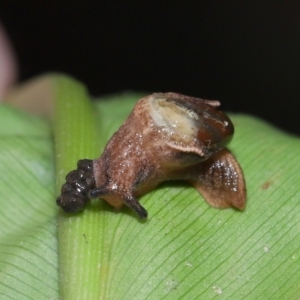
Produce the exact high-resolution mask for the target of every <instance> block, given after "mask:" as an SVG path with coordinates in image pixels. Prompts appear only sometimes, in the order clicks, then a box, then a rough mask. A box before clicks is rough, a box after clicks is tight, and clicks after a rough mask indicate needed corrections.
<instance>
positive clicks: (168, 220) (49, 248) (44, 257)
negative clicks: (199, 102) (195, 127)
mask: <svg viewBox="0 0 300 300" xmlns="http://www.w3.org/2000/svg"><path fill="white" fill-rule="evenodd" d="M48 80H49V82H51V86H52V88H53V89H52V90H46V91H45V93H51V95H52V98H53V102H54V112H55V118H54V135H55V140H56V142H55V149H56V161H57V169H56V172H57V174H58V177H57V178H58V180H57V188H58V187H59V186H60V185H61V183H62V181H63V176H64V175H65V174H66V173H67V172H68V171H69V170H70V169H74V168H75V166H76V160H78V159H79V158H85V157H86V158H92V157H96V156H98V155H100V154H101V152H102V150H103V147H104V146H105V143H106V141H107V140H108V139H109V138H110V136H111V135H112V133H113V132H114V131H116V130H117V128H118V127H119V126H120V125H121V123H122V122H123V121H124V120H125V118H126V117H127V115H128V114H129V112H130V111H131V109H132V107H133V105H134V103H135V101H136V100H137V99H138V98H139V97H140V95H136V94H123V95H119V96H115V97H111V98H109V97H108V98H106V99H102V101H97V102H96V103H95V106H94V104H92V103H91V102H90V101H89V99H88V96H87V94H86V92H85V90H84V88H83V87H82V86H81V84H79V83H78V82H75V81H72V80H70V79H68V78H66V77H63V76H57V75H56V76H51V77H49V78H48ZM50 98H51V97H50ZM231 118H232V120H233V122H234V124H235V128H236V134H235V137H234V140H233V141H232V143H231V145H230V149H231V150H232V152H233V153H234V154H235V155H236V157H237V159H238V161H239V162H240V164H241V166H242V168H243V170H244V172H245V177H246V182H247V190H248V203H247V207H246V210H245V211H244V212H238V211H235V210H232V209H227V210H218V209H215V208H212V207H209V206H208V204H207V203H206V202H205V201H204V200H203V199H202V197H201V196H200V195H199V194H198V193H197V192H196V191H195V190H194V189H193V188H192V187H190V186H188V185H186V184H183V183H180V182H171V183H170V182H169V183H165V184H163V185H162V186H160V187H159V188H157V189H156V190H155V191H153V192H151V193H149V194H147V195H145V196H143V197H142V198H141V199H140V201H141V202H142V203H143V206H145V207H146V208H147V210H148V212H149V218H148V220H147V221H146V222H140V221H139V220H137V218H136V217H135V215H134V214H133V213H132V212H131V211H129V210H128V209H126V208H124V209H123V210H121V211H120V212H115V211H114V210H113V209H112V208H111V207H110V206H109V205H108V204H105V203H103V201H101V200H99V201H94V202H92V203H91V204H90V205H89V206H88V208H87V209H86V210H85V211H84V212H83V213H81V214H76V215H67V214H64V213H62V212H59V213H58V214H57V210H56V208H55V206H56V205H55V196H56V195H57V192H56V193H55V192H54V167H53V165H54V164H53V144H52V142H53V141H52V138H51V133H50V129H49V128H50V127H49V124H48V123H47V122H46V121H45V120H44V119H41V118H38V117H32V116H31V117H30V116H28V115H26V114H24V113H20V112H18V111H16V110H14V109H12V108H9V107H7V106H4V105H2V106H0V125H2V126H0V143H1V148H0V151H1V155H0V170H1V174H5V176H2V177H3V179H2V180H1V182H0V190H1V194H2V197H1V200H0V202H1V207H2V209H1V211H0V295H1V297H3V299H51V298H52V299H58V297H59V296H58V271H57V268H58V266H57V252H56V247H57V239H56V238H55V234H56V228H55V224H56V222H55V215H58V216H59V217H58V226H59V228H58V233H59V262H60V263H59V270H60V276H61V277H60V295H61V296H62V297H63V299H99V298H100V299H205V300H206V299H214V298H218V297H220V298H222V299H298V298H299V297H300V292H299V291H300V263H299V254H300V253H299V251H300V249H299V248H300V235H299V230H300V222H299V218H298V216H299V213H300V206H299V198H300V189H299V181H300V172H299V169H300V162H299V147H300V140H299V138H297V137H294V136H291V135H288V134H286V133H284V132H282V131H279V130H277V129H276V128H274V127H272V126H270V125H269V124H267V123H265V122H263V121H261V120H259V119H256V118H253V117H249V116H245V115H231ZM6 124H11V125H10V126H9V127H8V126H7V125H6ZM1 297H0V298H1ZM1 299H2V298H1Z"/></svg>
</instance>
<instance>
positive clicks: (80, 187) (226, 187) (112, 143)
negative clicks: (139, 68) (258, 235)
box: [57, 93, 246, 219]
mask: <svg viewBox="0 0 300 300" xmlns="http://www.w3.org/2000/svg"><path fill="white" fill-rule="evenodd" d="M219 106H220V102H219V101H210V100H204V99H200V98H194V97H189V96H184V95H181V94H177V93H155V94H152V95H149V96H147V97H144V98H142V99H140V100H139V101H138V102H137V103H136V105H135V107H134V109H133V111H132V112H131V114H130V115H129V117H128V118H127V120H126V121H125V122H124V124H123V125H122V126H121V127H120V128H119V130H118V131H117V132H116V133H115V134H114V135H113V136H112V138H111V139H110V140H109V142H108V143H107V145H106V147H105V149H104V151H103V153H102V155H101V156H100V157H99V158H98V159H95V160H80V161H79V162H78V168H77V170H74V171H71V172H70V173H69V174H68V175H67V177H66V183H65V184H64V185H63V186H62V190H61V195H60V196H59V197H58V198H57V204H58V205H59V206H61V207H62V208H63V209H64V210H65V211H66V212H77V211H81V210H83V208H84V206H85V204H86V203H87V202H88V201H89V199H93V198H101V199H104V200H106V201H107V202H108V203H110V204H111V205H112V206H114V207H115V208H117V209H120V208H121V207H122V206H123V205H124V204H125V205H127V206H128V207H129V208H131V209H132V210H134V211H135V212H136V213H137V215H138V216H139V217H140V218H142V219H144V218H146V217H147V211H146V209H145V208H144V207H143V206H142V205H141V204H140V203H139V201H138V200H137V199H138V197H140V196H141V195H143V194H145V193H147V192H149V191H151V190H153V189H154V188H155V187H156V186H157V185H158V184H160V183H161V182H163V181H167V180H184V181H187V182H189V183H190V184H192V185H193V186H195V188H196V189H197V190H198V191H199V192H200V193H201V194H202V196H203V197H204V198H205V200H206V201H207V202H208V203H209V204H210V205H212V206H214V207H218V208H227V207H235V208H237V209H239V210H243V209H244V207H245V203H246V188H245V180H244V175H243V172H242V169H241V167H240V165H239V163H238V162H237V160H236V159H235V157H234V156H233V155H232V154H231V152H230V151H229V150H228V149H227V148H226V145H228V143H229V142H230V141H231V139H232V137H233V134H234V127H233V124H232V122H231V120H230V119H229V118H228V116H227V115H226V114H225V113H223V112H221V111H220V110H218V109H217V108H218V107H219Z"/></svg>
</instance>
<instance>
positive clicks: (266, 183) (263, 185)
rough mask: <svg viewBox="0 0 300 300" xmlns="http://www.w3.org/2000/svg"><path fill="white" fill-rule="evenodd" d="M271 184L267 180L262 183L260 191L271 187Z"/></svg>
mask: <svg viewBox="0 0 300 300" xmlns="http://www.w3.org/2000/svg"><path fill="white" fill-rule="evenodd" d="M272 183H273V182H272V181H271V180H268V181H266V182H264V183H263V184H262V186H261V187H260V188H261V189H262V190H267V189H268V188H269V187H270V186H271V185H272Z"/></svg>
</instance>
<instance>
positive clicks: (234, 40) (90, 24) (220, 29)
mask: <svg viewBox="0 0 300 300" xmlns="http://www.w3.org/2000/svg"><path fill="white" fill-rule="evenodd" d="M102 2H103V3H102ZM181 3H182V1H178V2H175V1H164V2H162V1H161V2H156V1H110V2H107V3H106V2H104V1H76V0H73V1H65V0H64V1H63V0H61V1H21V2H20V1H1V3H0V19H1V20H2V22H3V25H4V26H5V28H6V29H7V31H8V34H9V36H10V37H11V39H12V43H13V45H14V47H15V49H16V52H17V56H18V60H19V64H20V68H21V70H20V79H21V80H25V79H28V78H31V77H32V76H34V75H38V74H40V73H43V72H47V71H62V72H65V73H69V74H71V75H72V76H74V77H76V78H78V79H80V80H81V81H83V82H84V83H86V84H87V85H88V87H89V90H90V92H91V93H92V94H93V95H97V96H99V95H103V94H108V93H116V92H120V91H124V90H135V91H145V92H149V93H150V92H158V91H173V92H180V93H183V94H187V95H193V96H199V97H203V98H208V99H218V100H220V101H221V102H222V107H223V109H225V110H227V111H233V112H244V113H248V114H254V115H257V116H260V117H262V118H264V119H266V120H268V121H270V122H272V123H273V124H275V125H277V126H278V127H281V128H283V129H285V130H288V131H290V132H294V133H297V134H299V135H300V125H299V124H300V122H299V121H300V104H299V103H300V80H299V79H300V1H294V2H293V1H242V0H240V1H201V0H198V1H186V2H184V4H181Z"/></svg>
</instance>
